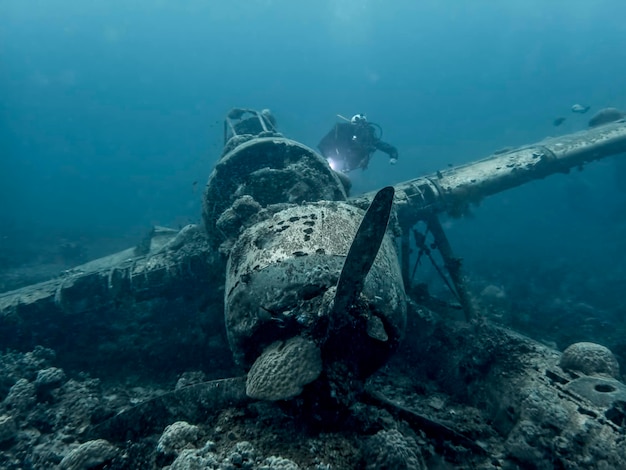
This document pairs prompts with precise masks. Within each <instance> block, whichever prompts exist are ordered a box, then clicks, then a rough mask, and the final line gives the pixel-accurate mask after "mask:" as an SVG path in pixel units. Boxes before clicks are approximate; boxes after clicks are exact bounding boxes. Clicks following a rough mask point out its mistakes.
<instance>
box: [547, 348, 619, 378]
mask: <svg viewBox="0 0 626 470" xmlns="http://www.w3.org/2000/svg"><path fill="white" fill-rule="evenodd" d="M559 365H560V366H561V369H563V370H567V371H577V372H582V373H583V374H585V375H598V374H599V375H609V376H611V377H613V378H616V379H618V378H619V363H618V362H617V359H616V358H615V356H614V355H613V353H612V352H611V350H610V349H608V348H606V347H604V346H602V345H600V344H596V343H587V342H581V343H574V344H572V345H570V346H568V347H567V348H566V349H565V351H563V355H562V356H561V362H560V363H559Z"/></svg>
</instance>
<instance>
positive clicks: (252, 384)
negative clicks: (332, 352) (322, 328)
mask: <svg viewBox="0 0 626 470" xmlns="http://www.w3.org/2000/svg"><path fill="white" fill-rule="evenodd" d="M321 371H322V357H321V354H320V350H319V348H318V347H317V346H316V345H315V343H313V342H312V341H309V340H307V339H304V338H302V337H300V336H295V337H293V338H291V339H289V340H287V341H276V342H274V343H272V344H271V345H270V346H268V347H267V348H266V349H265V351H264V352H263V354H262V355H261V356H260V357H259V358H258V359H257V360H256V362H255V363H254V364H253V365H252V368H251V369H250V372H249V373H248V380H247V382H246V393H247V394H248V396H249V397H251V398H256V399H259V400H270V401H276V400H287V399H290V398H293V397H295V396H297V395H299V394H300V393H301V392H302V387H303V386H304V385H306V384H308V383H310V382H313V381H314V380H315V379H316V378H317V377H318V376H319V375H320V373H321Z"/></svg>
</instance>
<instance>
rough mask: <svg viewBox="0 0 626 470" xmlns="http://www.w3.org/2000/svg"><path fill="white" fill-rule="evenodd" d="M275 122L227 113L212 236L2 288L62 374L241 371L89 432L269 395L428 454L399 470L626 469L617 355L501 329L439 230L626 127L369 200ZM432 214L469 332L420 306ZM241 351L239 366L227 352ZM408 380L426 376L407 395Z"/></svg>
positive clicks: (370, 464)
mask: <svg viewBox="0 0 626 470" xmlns="http://www.w3.org/2000/svg"><path fill="white" fill-rule="evenodd" d="M275 126H276V123H275V121H274V120H273V119H271V115H270V114H269V113H267V112H257V111H255V110H250V109H235V110H232V111H231V112H230V113H229V114H228V116H227V117H226V120H225V123H224V150H223V153H222V156H221V158H220V159H219V161H218V162H217V164H216V166H215V168H214V169H213V171H212V173H211V175H210V177H209V180H208V183H207V186H206V189H205V191H204V195H203V214H202V215H203V222H204V223H203V225H202V226H197V225H190V226H187V227H185V228H183V229H182V230H180V231H172V230H167V229H155V230H154V231H153V233H152V234H151V236H150V237H149V238H148V239H147V240H146V241H145V242H144V243H142V245H141V246H140V247H138V248H135V249H130V250H127V251H126V252H122V253H119V254H116V255H112V256H110V257H107V258H102V259H99V260H95V261H92V262H90V263H87V264H85V265H82V266H78V267H76V268H74V269H72V270H69V271H67V272H65V273H64V274H63V275H62V276H61V277H59V278H58V279H53V280H51V281H48V282H44V283H41V284H37V285H33V286H28V287H25V288H22V289H19V290H17V291H13V292H9V293H5V294H2V295H0V312H1V314H2V316H1V317H0V340H1V341H2V344H3V345H4V347H5V348H13V349H24V348H29V347H30V348H33V347H35V346H37V345H44V346H46V347H49V348H52V349H54V350H55V351H56V353H57V359H58V361H59V362H60V363H62V365H63V367H64V368H65V369H66V370H76V371H79V370H88V371H89V372H90V373H91V374H93V375H95V376H98V374H109V375H112V374H116V373H117V374H124V373H129V374H130V373H133V367H134V364H139V363H141V364H142V368H143V369H144V370H148V372H149V373H150V371H157V370H159V369H163V368H164V367H166V366H165V365H164V364H168V366H167V367H169V368H170V369H171V371H172V372H174V373H176V372H177V371H178V373H180V372H183V371H186V370H198V369H205V370H207V371H208V370H210V369H211V367H214V368H218V369H219V372H218V373H219V374H221V375H222V377H226V376H228V375H231V376H235V377H233V378H220V379H216V380H213V381H208V382H201V383H196V384H193V385H190V386H187V387H182V388H178V389H176V390H174V391H172V392H169V393H165V394H163V395H161V396H158V397H156V398H154V399H152V400H149V401H146V402H144V403H140V404H138V405H137V406H135V407H132V408H128V409H124V410H119V411H120V412H119V413H118V414H116V415H115V416H112V417H107V419H103V420H101V421H100V422H96V423H93V424H92V425H91V426H90V427H89V429H88V430H86V431H85V433H84V434H83V435H82V436H81V438H82V439H83V440H84V441H88V440H96V439H106V440H108V441H109V442H111V443H114V445H117V446H118V447H119V448H122V447H123V445H124V444H123V442H129V441H130V442H141V441H142V440H145V439H148V438H149V437H150V436H154V435H158V434H159V433H161V432H162V431H163V428H164V427H165V426H167V425H169V424H172V423H174V422H176V421H181V420H186V421H188V422H191V423H194V424H198V425H201V426H206V427H210V426H211V424H210V423H211V420H212V419H213V418H214V417H215V416H216V415H217V413H219V412H220V411H223V410H226V409H229V408H239V409H246V406H249V404H250V403H253V402H255V401H260V402H263V403H266V404H268V406H273V407H275V409H276V410H278V411H277V413H280V414H281V416H285V415H287V416H289V417H290V419H294V420H300V421H299V422H303V423H305V424H306V426H307V427H313V428H314V429H321V430H324V432H326V433H332V432H340V431H341V430H344V431H345V430H346V427H349V426H351V428H350V432H351V433H352V435H353V437H351V439H356V440H357V441H358V440H362V441H363V442H369V443H370V444H372V443H379V441H381V439H382V441H384V439H383V438H381V439H378V440H376V436H383V435H384V436H387V438H389V436H390V435H392V434H390V433H396V434H393V435H394V436H396V437H395V438H394V439H396V444H397V442H400V443H401V444H402V445H406V447H407V448H408V449H409V450H406V449H405V454H403V455H405V456H406V455H410V456H413V457H411V459H413V460H412V462H413V463H406V462H405V464H402V465H404V466H402V465H401V464H397V462H396V464H394V465H399V466H394V467H393V468H427V466H430V465H434V464H435V463H436V462H440V463H442V462H444V461H446V462H447V464H448V465H459V466H461V467H463V468H469V467H472V468H518V467H517V465H521V466H522V467H524V466H527V467H528V468H552V465H556V466H560V468H561V467H562V468H590V467H594V466H595V465H596V464H597V462H602V464H603V465H605V467H606V468H626V450H625V449H624V446H623V445H622V441H623V435H624V432H625V431H626V406H625V405H624V404H625V403H626V386H625V385H624V384H623V383H622V382H620V381H619V378H620V377H619V375H618V373H617V372H616V370H615V367H612V366H611V363H610V359H607V363H608V364H609V365H608V366H606V367H604V368H603V366H602V365H599V366H597V367H596V368H585V367H586V366H585V364H584V363H585V361H584V358H583V359H581V358H580V356H581V355H583V356H584V355H585V354H586V352H585V350H584V347H583V352H582V353H581V352H580V350H579V349H580V348H579V349H577V350H576V351H578V353H577V352H576V351H574V352H573V353H571V354H569V356H568V355H567V351H566V353H565V354H562V353H560V352H558V351H556V350H553V349H550V348H548V347H546V346H545V345H542V344H539V343H537V342H535V341H533V340H531V339H529V338H526V337H524V336H522V335H520V334H517V333H515V332H512V331H510V330H507V329H505V328H502V327H497V326H495V325H492V324H490V323H489V322H488V321H487V320H486V319H484V318H483V317H482V316H481V313H480V311H479V310H478V309H477V307H476V306H475V305H474V304H473V302H472V296H471V295H470V293H469V292H468V291H467V290H468V289H467V287H466V286H465V284H464V282H463V279H464V277H463V273H462V269H461V263H460V261H459V259H458V258H456V257H455V255H454V253H453V250H452V247H451V246H450V244H449V243H448V240H447V238H446V235H445V232H444V229H443V227H442V225H441V224H440V222H439V214H442V213H447V214H449V215H452V216H457V217H458V216H462V215H463V214H465V213H466V212H467V210H468V208H469V207H470V206H471V205H472V204H474V203H478V202H479V201H481V200H482V199H484V198H485V197H488V196H490V195H493V194H496V193H500V192H502V191H506V190H508V189H510V188H513V187H516V186H520V185H522V184H525V183H527V182H530V181H532V180H535V179H540V178H545V177H547V176H549V175H551V174H555V173H566V172H568V171H569V170H570V169H571V168H575V167H580V166H582V165H584V164H586V163H588V162H590V161H593V160H598V159H601V158H605V157H608V156H611V155H615V154H618V153H622V152H626V123H624V121H623V120H622V121H618V122H613V123H609V124H606V125H604V126H600V127H597V128H594V129H591V130H588V131H585V132H580V133H576V134H571V135H566V136H561V137H558V138H550V139H547V140H545V141H542V142H539V143H536V144H533V145H528V146H525V147H522V148H518V149H514V150H510V151H506V152H504V153H497V154H494V155H491V156H488V157H487V158H484V159H482V160H479V161H475V162H472V163H468V164H466V165H462V166H459V167H454V168H447V169H443V170H441V171H438V172H436V173H435V174H433V175H428V176H423V177H418V178H415V179H412V180H409V181H406V182H403V183H400V184H397V185H395V186H393V187H386V188H383V189H381V190H380V191H377V192H374V193H371V194H365V195H361V196H358V197H355V198H349V197H348V195H347V193H346V187H345V186H344V184H343V182H342V181H343V180H342V178H340V177H339V175H337V174H336V173H335V172H334V171H333V170H332V169H331V168H330V167H329V165H328V163H327V162H326V161H325V160H324V159H323V157H321V156H320V155H319V154H317V153H316V152H315V151H313V150H312V149H310V148H308V147H306V146H304V145H302V144H300V143H298V142H296V141H293V140H291V139H288V138H286V137H284V136H283V135H282V134H280V133H279V132H278V131H277V129H276V127H275ZM418 222H425V223H426V224H427V226H428V228H429V231H430V233H431V234H432V235H433V236H434V246H436V248H437V249H438V250H439V251H440V253H441V256H442V258H443V259H444V265H445V267H446V269H447V273H446V274H447V276H448V278H449V280H450V285H451V288H452V289H453V291H454V292H455V294H456V296H457V298H458V301H459V305H458V308H459V309H460V310H462V311H463V313H464V321H463V322H459V321H450V319H449V318H446V317H445V316H442V315H438V314H437V313H436V312H433V311H432V310H430V309H429V308H428V307H426V306H424V304H421V303H420V301H419V299H416V298H414V297H413V296H412V290H411V288H410V277H411V276H410V272H409V271H410V267H409V253H410V251H411V237H410V235H411V233H412V228H413V227H414V226H415V225H416V224H417V223H418ZM164 312H170V313H171V314H170V315H166V314H165V313H164ZM173 312H176V313H175V314H174V313H173ZM407 318H408V320H407ZM146 323H149V324H150V326H149V327H146ZM93 325H95V327H94V326H93ZM221 329H223V330H224V334H223V335H222V331H220V330H221ZM69 331H71V332H72V334H71V335H67V334H64V332H69ZM221 336H224V337H225V338H226V342H227V344H228V347H226V344H225V343H224V342H220V341H219V338H220V337H221ZM405 336H409V337H410V344H408V345H407V346H406V348H407V350H408V351H410V353H411V354H410V357H411V358H412V359H408V358H407V360H406V364H405V365H404V368H405V370H404V372H403V373H405V374H406V373H407V370H406V369H410V374H409V375H410V376H411V379H409V378H406V377H405V378H403V379H402V380H398V376H396V377H395V378H392V377H391V376H390V375H389V374H390V373H391V372H389V371H388V370H387V369H388V368H382V366H384V365H385V364H387V363H388V361H389V360H390V358H391V357H392V355H393V354H394V353H395V352H396V351H397V350H398V348H399V346H400V344H401V342H402V340H403V338H404V337H405ZM212 338H217V339H212ZM105 341H106V342H107V347H106V348H104V347H102V345H101V343H104V342H105ZM116 342H117V343H118V344H119V348H118V347H116V346H115V343H116ZM122 346H123V347H122ZM592 348H593V347H592ZM228 349H229V350H230V351H228ZM102 351H106V354H103V352H102ZM590 351H591V352H590V354H594V352H593V351H595V350H593V349H591V350H590ZM225 354H227V355H229V356H230V357H232V358H234V364H230V363H229V361H228V360H226V359H222V360H220V359H216V358H220V357H222V358H223V356H224V355H225ZM577 354H578V356H577ZM600 356H602V354H600ZM77 357H78V358H80V359H76V358H77ZM607 357H608V356H607ZM129 358H132V360H129ZM416 358H417V359H416ZM577 361H579V362H580V361H582V363H583V364H582V365H580V364H579V362H577ZM120 363H125V364H126V365H125V367H121V368H120V366H119V364H120ZM435 364H436V365H435ZM398 374H401V373H400V372H398ZM213 376H215V375H213ZM386 378H388V379H389V380H385V379H386ZM403 380H405V381H410V380H418V381H421V385H414V386H413V388H412V389H411V391H410V393H409V392H408V391H406V390H403V389H402V386H403V383H402V381H403ZM394 382H397V385H396V384H395V383H394ZM416 389H419V390H421V392H416V391H415V390H416ZM428 390H437V397H439V399H438V401H437V400H435V401H433V399H432V397H430V396H429V393H428ZM405 392H406V394H405ZM441 397H444V398H443V400H442V399H441ZM435 402H436V403H435ZM440 402H441V403H440ZM446 403H451V405H450V408H449V409H447V406H446ZM452 403H453V404H452ZM470 409H471V410H472V413H475V415H472V416H474V418H472V419H468V415H467V412H466V411H467V410H470ZM364 410H365V411H364ZM463 410H465V411H463ZM266 413H267V411H266ZM244 415H245V413H244ZM241 419H242V420H245V419H246V418H245V417H244V418H241ZM247 419H251V420H253V419H255V418H254V417H250V418H247ZM268 432H271V431H269V430H268ZM385 433H387V434H385ZM354 436H356V437H354ZM415 436H417V437H415ZM277 439H278V437H277ZM291 439H293V442H294V445H295V443H296V442H298V440H299V439H304V438H303V437H298V436H291ZM385 442H387V441H385ZM320 445H321V444H320ZM372 445H373V444H372ZM385 445H387V446H388V447H389V446H390V445H391V444H389V442H387V444H384V443H383V444H380V446H381V448H382V449H384V448H385ZM380 453H381V455H382V453H384V452H383V451H382V450H381V451H380ZM377 458H382V457H376V456H372V455H371V454H368V451H367V449H364V450H361V451H360V454H359V455H354V456H353V459H354V460H353V461H354V462H355V465H354V467H350V468H387V467H384V465H385V464H384V462H383V463H382V464H381V463H380V461H379V462H378V463H376V459H377ZM390 458H391V457H390ZM398 458H400V457H398ZM406 458H407V459H408V460H411V459H409V457H406ZM408 460H407V461H408ZM357 462H360V463H358V464H357ZM555 462H558V463H555ZM359 465H361V466H362V467H360V466H359ZM376 465H379V466H378V467H377V466H376ZM380 465H382V466H380ZM211 468H213V467H211ZM251 468H252V467H251ZM255 468H256V467H255ZM268 468H269V467H268ZM290 468H291V467H290ZM311 468H313V467H311ZM319 468H322V467H319ZM324 468H348V467H340V466H335V467H332V466H328V467H324ZM389 468H391V467H389ZM598 468H600V466H599V465H598Z"/></svg>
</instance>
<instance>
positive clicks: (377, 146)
mask: <svg viewBox="0 0 626 470" xmlns="http://www.w3.org/2000/svg"><path fill="white" fill-rule="evenodd" d="M318 148H319V149H320V151H321V152H322V155H324V157H325V158H327V159H328V160H331V161H332V162H334V163H335V164H336V165H337V166H338V168H335V169H336V170H337V171H344V172H348V171H352V170H356V169H357V168H362V169H365V168H367V165H368V163H369V161H370V158H371V156H372V154H373V153H374V152H375V151H376V150H380V151H381V152H385V153H386V154H387V155H389V158H390V159H397V158H398V151H397V150H396V148H395V147H394V146H393V145H390V144H388V143H386V142H383V141H382V140H380V139H379V138H378V137H376V129H375V127H374V125H372V124H371V123H369V122H367V123H358V124H352V123H348V122H340V123H337V124H336V125H335V127H333V128H332V129H331V131H330V132H329V133H328V134H326V135H325V136H324V138H323V139H322V140H321V141H320V143H319V144H318Z"/></svg>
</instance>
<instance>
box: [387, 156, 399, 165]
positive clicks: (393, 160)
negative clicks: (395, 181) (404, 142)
mask: <svg viewBox="0 0 626 470" xmlns="http://www.w3.org/2000/svg"><path fill="white" fill-rule="evenodd" d="M396 163H398V157H391V158H390V159H389V164H390V165H395V164H396Z"/></svg>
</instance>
